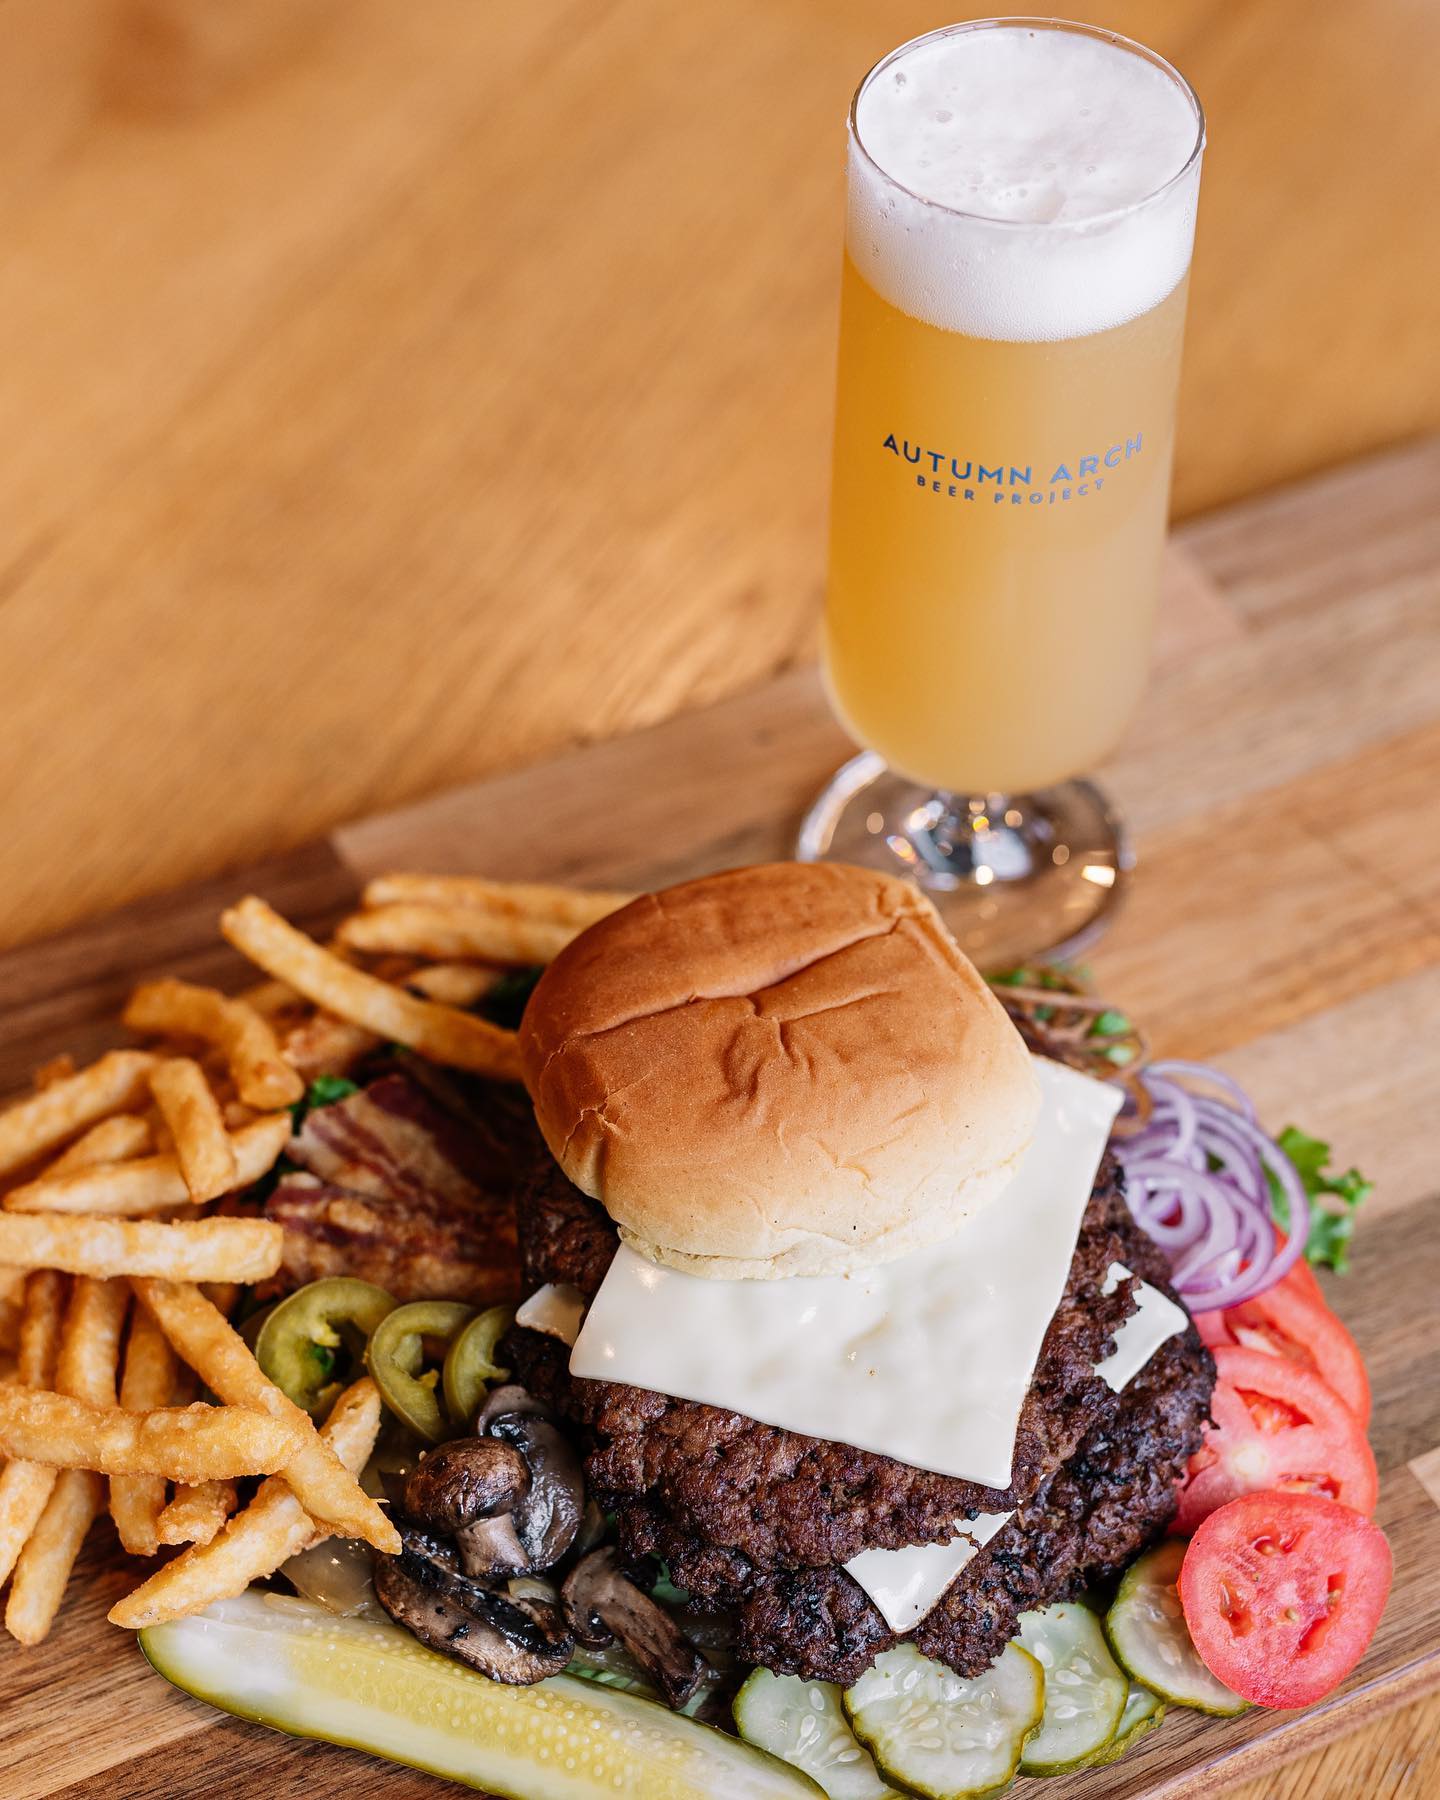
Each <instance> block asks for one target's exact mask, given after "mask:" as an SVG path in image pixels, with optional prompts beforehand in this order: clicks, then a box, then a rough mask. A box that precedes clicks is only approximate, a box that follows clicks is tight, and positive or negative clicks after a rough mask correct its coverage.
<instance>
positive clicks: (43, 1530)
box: [5, 1276, 130, 1644]
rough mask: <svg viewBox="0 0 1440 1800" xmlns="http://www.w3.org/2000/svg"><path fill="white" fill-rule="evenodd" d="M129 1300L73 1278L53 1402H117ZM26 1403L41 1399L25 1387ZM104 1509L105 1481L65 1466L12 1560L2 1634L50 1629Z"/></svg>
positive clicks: (121, 1290) (32, 1635)
mask: <svg viewBox="0 0 1440 1800" xmlns="http://www.w3.org/2000/svg"><path fill="white" fill-rule="evenodd" d="M129 1305H130V1295H129V1292H128V1291H127V1289H126V1285H125V1283H124V1282H123V1281H97V1280H95V1279H93V1278H92V1277H89V1276H84V1277H82V1278H81V1279H80V1280H78V1281H77V1282H76V1283H75V1285H74V1287H73V1288H72V1289H71V1291H70V1303H69V1305H68V1306H67V1307H66V1308H65V1322H64V1325H63V1326H62V1328H61V1332H60V1348H59V1351H58V1353H57V1355H56V1358H55V1385H56V1387H57V1388H58V1389H59V1390H60V1394H59V1396H57V1397H60V1398H64V1397H68V1398H70V1399H72V1400H74V1401H76V1402H78V1403H80V1404H88V1405H90V1406H94V1407H99V1408H103V1407H106V1406H113V1405H114V1401H115V1371H116V1368H117V1366H118V1364H119V1360H120V1334H121V1332H122V1331H123V1330H124V1327H125V1314H126V1312H127V1310H128V1309H129ZM21 1392H22V1394H24V1395H28V1396H29V1397H31V1398H39V1397H40V1396H39V1395H38V1393H37V1392H36V1391H35V1390H32V1389H24V1390H21ZM104 1504H105V1484H104V1482H103V1481H101V1479H100V1477H99V1476H98V1475H95V1474H92V1473H90V1472H88V1471H87V1470H85V1469H75V1468H71V1469H64V1470H62V1471H61V1473H60V1475H59V1476H58V1477H57V1478H56V1481H55V1486H54V1488H53V1489H52V1490H51V1493H50V1498H49V1499H48V1500H47V1501H46V1503H45V1510H44V1512H43V1513H42V1514H41V1515H40V1518H39V1521H38V1522H37V1524H36V1526H35V1529H34V1531H33V1532H32V1533H31V1534H30V1536H29V1538H28V1539H27V1540H26V1543H25V1546H24V1548H23V1549H22V1550H21V1552H20V1555H19V1557H18V1559H17V1560H16V1563H15V1574H14V1578H13V1580H12V1582H11V1586H10V1599H9V1602H8V1604H7V1605H6V1608H5V1629H6V1630H7V1631H8V1632H9V1633H10V1635H11V1637H13V1638H15V1639H16V1640H17V1641H18V1642H19V1643H22V1644H38V1643H39V1642H40V1641H41V1640H42V1639H43V1638H44V1637H45V1636H46V1635H47V1634H48V1632H49V1630H50V1627H51V1625H52V1624H53V1622H54V1619H55V1615H56V1613H57V1612H58V1611H59V1610H60V1603H61V1601H62V1600H63V1599H64V1597H65V1589H66V1586H67V1585H68V1583H69V1580H70V1571H71V1570H72V1569H73V1568H74V1566H75V1558H76V1557H77V1556H78V1555H79V1554H80V1546H81V1545H82V1544H83V1543H84V1542H85V1534H86V1532H87V1531H89V1529H90V1525H91V1522H92V1521H93V1520H94V1518H95V1515H96V1514H97V1513H98V1512H99V1511H100V1509H101V1507H103V1506H104Z"/></svg>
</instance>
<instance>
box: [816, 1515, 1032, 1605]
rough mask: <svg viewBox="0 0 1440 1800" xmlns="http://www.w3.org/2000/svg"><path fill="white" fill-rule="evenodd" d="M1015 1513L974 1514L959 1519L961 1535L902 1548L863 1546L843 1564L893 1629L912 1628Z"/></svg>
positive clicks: (957, 1521)
mask: <svg viewBox="0 0 1440 1800" xmlns="http://www.w3.org/2000/svg"><path fill="white" fill-rule="evenodd" d="M1014 1516H1015V1515H1014V1513H1008V1512H1003V1513H977V1514H976V1515H975V1517H974V1518H973V1519H957V1520H956V1521H955V1523H956V1525H957V1526H958V1527H960V1535H959V1537H953V1538H951V1539H950V1540H949V1542H948V1543H944V1544H912V1545H910V1546H909V1547H908V1548H907V1549H904V1550H862V1551H861V1552H860V1554H859V1555H858V1556H852V1557H851V1558H850V1560H849V1562H848V1563H846V1565H845V1567H846V1569H847V1570H848V1571H849V1573H850V1574H852V1575H853V1576H854V1577H855V1579H856V1581H858V1582H859V1584H860V1586H861V1587H862V1588H864V1590H865V1592H866V1593H867V1594H868V1595H869V1596H870V1598H871V1599H872V1600H873V1601H874V1602H875V1605H876V1606H877V1608H878V1609H879V1611H880V1616H881V1617H882V1618H883V1619H884V1621H885V1623H886V1624H887V1625H888V1626H889V1627H890V1629H891V1630H892V1631H912V1630H914V1628H915V1626H917V1625H918V1624H919V1623H920V1621H921V1620H922V1619H923V1618H924V1617H925V1615H926V1613H928V1612H929V1610H930V1608H931V1607H932V1606H934V1604H935V1602H936V1601H937V1600H938V1599H939V1598H940V1596H941V1595H942V1594H943V1593H944V1592H945V1590H946V1588H948V1587H949V1585H950V1583H951V1582H952V1581H953V1580H954V1579H955V1577H956V1576H957V1575H958V1574H959V1573H960V1571H961V1570H962V1569H963V1568H964V1567H965V1565H966V1563H968V1562H969V1561H970V1559H971V1557H972V1556H978V1555H979V1554H980V1551H981V1550H982V1549H983V1548H984V1547H985V1545H986V1544H988V1543H989V1542H990V1540H991V1538H993V1537H994V1536H995V1534H996V1532H997V1531H1000V1530H1002V1529H1003V1528H1004V1527H1005V1526H1006V1525H1008V1524H1009V1523H1010V1521H1011V1519H1013V1518H1014Z"/></svg>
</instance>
